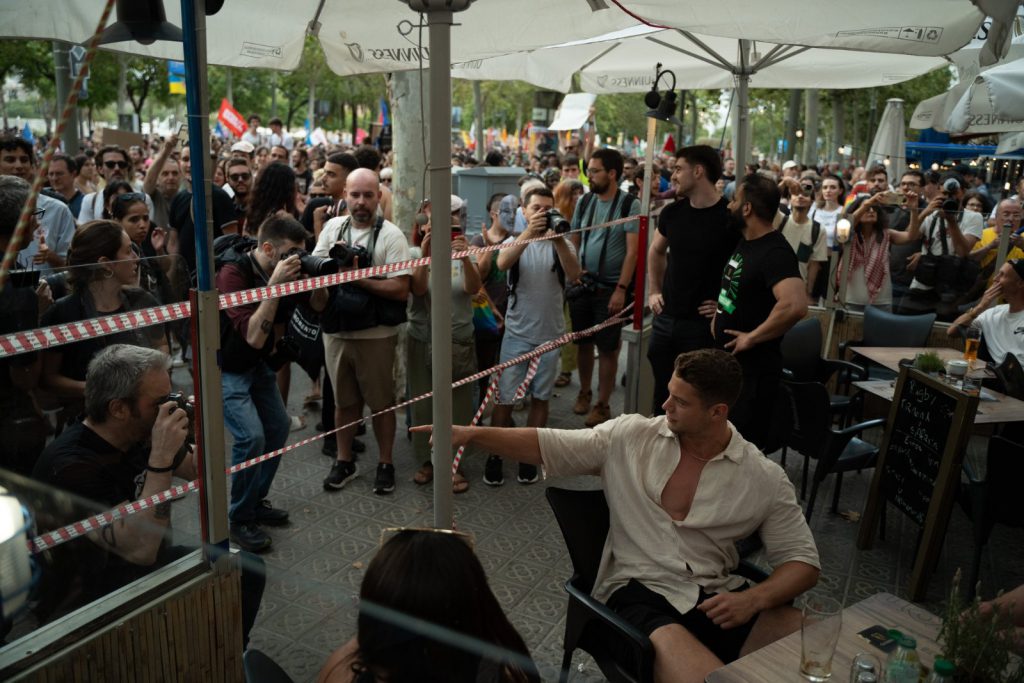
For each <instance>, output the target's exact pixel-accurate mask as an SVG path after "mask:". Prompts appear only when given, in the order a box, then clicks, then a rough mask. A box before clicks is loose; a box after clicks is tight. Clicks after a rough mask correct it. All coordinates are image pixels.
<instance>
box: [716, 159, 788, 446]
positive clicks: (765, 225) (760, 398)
mask: <svg viewBox="0 0 1024 683" xmlns="http://www.w3.org/2000/svg"><path fill="white" fill-rule="evenodd" d="M779 199H780V197H779V188H778V187H777V186H776V185H775V183H774V182H772V181H771V179H769V178H766V177H764V176H761V175H756V174H752V175H748V176H746V177H745V178H743V179H742V180H741V181H739V182H738V184H737V188H736V195H735V197H734V198H733V200H732V202H731V203H730V204H729V210H730V211H732V213H733V215H734V216H735V217H736V218H737V219H739V220H741V221H742V222H743V226H744V227H743V239H742V240H741V241H740V243H739V245H738V246H737V248H736V252H735V253H734V254H733V255H732V257H731V258H730V259H729V262H728V264H727V265H726V267H725V271H724V272H723V273H722V278H721V283H722V288H721V291H720V292H719V294H718V306H717V309H716V311H715V316H714V319H713V321H712V330H713V333H714V336H715V341H716V343H717V344H718V345H720V346H721V347H722V348H724V349H725V350H726V351H731V352H732V353H733V354H734V355H735V356H736V359H737V360H738V361H739V362H740V366H741V367H742V368H743V391H742V393H741V394H740V398H739V400H738V401H737V402H736V405H735V407H734V408H733V412H732V413H731V415H730V417H731V419H732V423H733V425H734V426H735V427H736V429H738V430H739V432H740V434H742V435H743V437H744V438H745V439H747V440H748V441H751V442H753V443H755V444H756V445H757V447H758V448H760V449H761V450H763V451H764V452H766V453H767V452H768V450H769V447H770V446H775V445H776V444H775V443H773V441H772V436H773V435H772V433H771V427H772V421H773V420H772V417H773V409H774V406H775V405H776V404H777V398H778V392H779V380H780V379H781V377H782V352H781V350H780V345H781V341H782V335H784V334H785V333H786V331H787V330H789V328H791V327H792V326H793V325H795V324H796V323H797V322H799V321H800V320H801V319H803V317H804V316H805V315H807V296H806V294H805V292H804V281H803V279H802V278H801V277H800V268H799V266H798V264H797V260H796V254H794V253H793V249H792V248H790V246H789V243H788V242H787V241H786V238H785V237H783V235H782V233H781V232H777V231H776V230H774V229H773V228H772V220H773V219H774V218H775V214H776V212H777V211H778V210H779ZM771 450H774V448H771Z"/></svg>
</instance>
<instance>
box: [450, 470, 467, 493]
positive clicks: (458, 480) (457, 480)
mask: <svg viewBox="0 0 1024 683" xmlns="http://www.w3.org/2000/svg"><path fill="white" fill-rule="evenodd" d="M468 490H469V480H468V479H466V478H465V477H464V476H462V472H456V473H455V476H454V477H452V493H456V494H458V493H465V492H466V491H468Z"/></svg>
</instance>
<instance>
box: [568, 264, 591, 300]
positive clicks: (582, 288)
mask: <svg viewBox="0 0 1024 683" xmlns="http://www.w3.org/2000/svg"><path fill="white" fill-rule="evenodd" d="M596 291H597V278H596V277H595V276H594V275H593V274H592V273H588V272H586V271H584V272H582V273H580V279H579V280H577V281H576V282H573V283H572V284H571V285H569V286H568V287H566V288H565V298H566V300H568V301H576V300H577V299H581V298H583V297H584V296H587V295H589V294H593V293H595V292H596Z"/></svg>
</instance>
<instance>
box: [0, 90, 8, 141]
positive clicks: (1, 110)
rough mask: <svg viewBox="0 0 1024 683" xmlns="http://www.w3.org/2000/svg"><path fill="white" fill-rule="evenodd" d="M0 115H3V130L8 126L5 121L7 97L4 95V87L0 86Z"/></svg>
mask: <svg viewBox="0 0 1024 683" xmlns="http://www.w3.org/2000/svg"><path fill="white" fill-rule="evenodd" d="M0 115H2V116H3V120H4V131H6V130H7V129H8V128H9V127H10V126H9V125H8V123H7V98H6V97H5V96H4V89H3V88H2V87H0Z"/></svg>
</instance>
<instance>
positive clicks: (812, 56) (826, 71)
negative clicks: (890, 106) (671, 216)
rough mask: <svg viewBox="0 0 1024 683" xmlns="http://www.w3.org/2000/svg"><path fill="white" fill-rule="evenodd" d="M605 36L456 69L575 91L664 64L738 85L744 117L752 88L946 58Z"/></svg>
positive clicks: (636, 76) (638, 79)
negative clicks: (575, 85) (575, 79)
mask: <svg viewBox="0 0 1024 683" xmlns="http://www.w3.org/2000/svg"><path fill="white" fill-rule="evenodd" d="M603 38H604V39H594V40H583V41H577V42H574V43H569V44H564V45H561V46H556V47H550V48H542V49H538V50H533V51H529V52H520V53H516V54H510V55H504V56H501V57H492V58H490V59H483V60H475V61H473V62H471V63H468V64H456V65H455V66H454V67H453V68H452V75H453V76H454V77H456V78H469V79H473V80H502V79H520V80H527V81H528V82H531V83H534V84H535V85H539V86H541V87H545V88H551V89H555V90H561V91H568V90H569V88H570V87H571V84H572V76H573V74H574V73H579V74H580V86H581V88H582V89H583V90H585V91H586V92H590V93H618V92H644V91H646V90H650V88H651V86H652V84H653V82H654V65H655V64H657V63H660V64H661V65H662V67H663V68H665V69H668V70H670V71H672V72H673V73H674V74H675V76H676V85H678V86H679V87H681V88H687V89H693V88H739V93H738V107H737V112H738V116H739V117H740V120H741V121H743V120H745V112H746V111H747V106H748V104H747V103H748V97H747V92H746V89H747V88H751V87H760V88H830V89H840V88H863V87H869V86H877V85H887V84H892V83H899V82H902V81H906V80H909V79H911V78H914V77H916V76H919V75H921V74H923V73H927V72H928V71H931V70H933V69H936V68H940V67H942V66H943V65H945V64H946V61H945V60H944V59H943V58H941V57H921V56H914V55H893V54H877V53H871V52H857V51H852V50H830V49H824V48H808V47H800V46H796V45H776V44H772V43H762V42H754V41H747V40H736V39H734V38H720V37H715V36H706V35H698V34H695V33H692V32H690V31H683V30H657V29H651V28H649V27H639V28H634V29H627V30H624V31H620V32H618V33H617V34H613V35H612V36H608V37H603ZM660 85H661V87H667V86H670V85H671V81H669V82H668V83H664V82H663V83H661V84H660ZM734 125H735V123H734ZM737 128H738V131H737V132H738V136H737V138H738V140H737V150H736V154H737V158H738V159H746V158H747V156H748V151H749V150H748V147H749V134H747V131H746V127H745V126H742V125H741V126H738V127H737Z"/></svg>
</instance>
